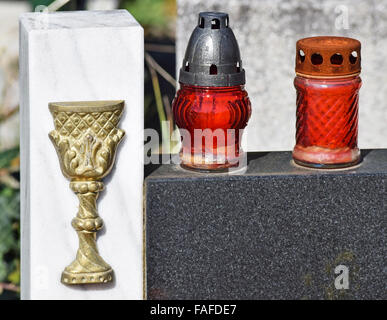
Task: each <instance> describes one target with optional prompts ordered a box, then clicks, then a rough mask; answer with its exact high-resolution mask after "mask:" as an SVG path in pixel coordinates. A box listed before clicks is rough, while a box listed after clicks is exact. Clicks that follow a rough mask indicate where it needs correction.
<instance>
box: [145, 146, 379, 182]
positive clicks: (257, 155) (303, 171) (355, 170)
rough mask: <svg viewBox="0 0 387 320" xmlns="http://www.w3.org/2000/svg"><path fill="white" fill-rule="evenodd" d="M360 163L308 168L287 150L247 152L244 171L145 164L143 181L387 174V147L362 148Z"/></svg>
mask: <svg viewBox="0 0 387 320" xmlns="http://www.w3.org/2000/svg"><path fill="white" fill-rule="evenodd" d="M362 158H363V160H362V162H361V163H360V164H359V165H357V166H355V167H352V168H346V169H328V170H323V169H310V168H303V167H301V166H299V165H296V164H294V162H293V160H292V154H291V152H290V151H279V152H250V153H248V166H247V170H246V171H245V172H243V173H239V174H237V173H235V174H225V173H200V172H194V171H191V170H185V169H182V168H181V167H180V166H179V165H176V164H165V165H148V166H146V167H145V176H146V177H147V178H146V180H154V179H159V178H161V179H168V178H171V179H178V178H184V179H198V178H199V179H224V178H227V179H231V180H233V179H239V178H241V177H248V176H262V177H264V176H274V175H281V176H325V175H334V176H348V175H356V174H386V173H387V149H375V150H362Z"/></svg>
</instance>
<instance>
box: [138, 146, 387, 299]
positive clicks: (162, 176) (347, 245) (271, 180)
mask: <svg viewBox="0 0 387 320" xmlns="http://www.w3.org/2000/svg"><path fill="white" fill-rule="evenodd" d="M363 156H364V161H363V163H362V165H360V166H359V167H357V168H354V169H351V170H341V171H316V170H308V169H303V168H300V167H296V166H294V165H292V163H291V153H290V152H273V153H254V154H250V155H249V159H250V161H249V164H248V170H247V171H246V173H244V174H242V175H239V176H228V175H203V174H197V173H192V172H188V171H184V170H182V169H180V168H178V167H176V166H173V165H162V166H160V167H158V168H156V169H155V168H154V167H153V168H151V169H150V168H148V170H149V171H152V170H154V171H153V172H152V173H151V174H150V175H149V176H148V177H147V179H146V182H145V194H146V228H147V229H146V237H147V243H146V250H147V252H146V256H147V297H148V299H341V298H344V299H385V297H386V295H385V288H384V283H385V281H386V274H385V271H384V270H385V264H384V248H385V247H386V237H385V229H384V227H383V224H384V222H383V221H385V214H386V208H387V206H386V203H387V192H386V190H387V188H386V187H387V150H365V151H363ZM340 264H342V265H345V266H347V267H348V269H349V289H348V290H337V289H336V288H335V284H334V282H335V277H337V275H335V273H334V270H335V267H337V266H338V265H340Z"/></svg>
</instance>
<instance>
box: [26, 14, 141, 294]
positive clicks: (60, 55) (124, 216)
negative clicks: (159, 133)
mask: <svg viewBox="0 0 387 320" xmlns="http://www.w3.org/2000/svg"><path fill="white" fill-rule="evenodd" d="M143 43H144V36H143V29H142V27H141V26H140V25H139V24H138V23H137V21H136V20H135V19H134V18H133V17H132V16H131V15H130V14H129V13H128V12H127V11H125V10H117V11H80V12H61V13H50V14H45V13H28V14H23V15H22V16H21V18H20V86H21V97H20V103H21V181H22V191H21V202H22V204H21V205H22V253H21V254H22V257H21V259H22V269H21V271H22V276H21V277H22V278H21V291H22V292H21V295H22V299H141V298H142V297H143V262H142V261H143V247H142V242H143V241H142V230H143V213H142V192H143V191H142V190H143V189H142V186H143V123H144V121H143V96H144V93H143V91H144V90H143V83H144V70H143V65H144V62H143V54H144V53H143V52H144V49H143ZM90 100H125V101H126V105H125V111H124V115H123V118H122V120H121V122H120V128H122V129H123V130H125V131H126V136H125V137H124V139H123V142H122V143H121V144H120V146H119V148H118V154H117V159H116V162H115V167H114V169H113V171H112V172H111V174H110V175H109V176H108V177H107V178H105V179H104V182H105V186H106V189H105V191H103V192H102V193H101V195H100V198H99V200H98V209H99V214H100V216H101V218H102V219H103V220H104V222H105V227H104V229H103V230H101V231H99V233H98V236H97V246H98V249H99V252H100V254H101V256H102V257H103V258H104V259H105V261H106V262H107V263H109V264H110V265H111V266H112V268H113V269H114V272H115V274H114V278H115V280H114V282H112V283H110V284H96V285H84V286H82V285H79V286H65V285H63V284H62V283H61V282H60V277H61V273H62V271H63V269H64V267H66V266H67V265H68V264H69V263H71V262H72V260H73V259H74V258H75V254H76V250H77V248H78V239H77V234H76V232H75V231H74V230H73V228H72V227H71V220H72V218H73V217H75V215H76V213H77V209H78V199H77V197H76V195H75V194H74V193H73V192H72V191H71V190H70V188H69V181H68V180H67V179H65V178H64V176H63V175H62V173H61V170H60V166H59V161H58V157H57V155H56V152H55V149H54V147H53V145H52V143H51V141H50V140H49V138H48V133H49V132H50V131H51V130H53V129H54V123H53V119H52V117H51V114H50V112H49V109H48V103H49V102H58V101H90Z"/></svg>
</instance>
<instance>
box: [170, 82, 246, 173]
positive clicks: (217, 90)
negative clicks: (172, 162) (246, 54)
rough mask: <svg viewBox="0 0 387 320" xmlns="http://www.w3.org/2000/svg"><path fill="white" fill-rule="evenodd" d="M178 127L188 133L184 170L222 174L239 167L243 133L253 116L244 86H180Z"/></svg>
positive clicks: (176, 103)
mask: <svg viewBox="0 0 387 320" xmlns="http://www.w3.org/2000/svg"><path fill="white" fill-rule="evenodd" d="M173 111H174V118H175V121H176V124H177V126H178V127H179V128H180V131H182V129H184V130H186V132H187V136H186V137H184V138H183V139H182V149H181V152H180V157H181V161H182V166H184V167H187V168H193V169H201V170H222V169H227V168H230V167H236V166H238V165H239V161H240V159H241V158H242V157H244V154H243V151H242V150H241V148H240V143H241V138H242V136H241V133H242V131H241V130H242V129H244V128H245V127H246V125H247V121H248V120H249V118H250V115H251V106H250V100H249V98H248V95H247V92H246V90H245V89H244V86H231V87H200V86H191V85H184V84H180V90H179V92H178V93H177V97H176V99H175V100H174V103H173Z"/></svg>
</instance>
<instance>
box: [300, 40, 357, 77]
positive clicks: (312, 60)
mask: <svg viewBox="0 0 387 320" xmlns="http://www.w3.org/2000/svg"><path fill="white" fill-rule="evenodd" d="M296 47H297V52H296V73H297V74H299V75H301V76H303V75H304V76H308V77H313V78H330V77H345V76H351V75H355V74H358V73H360V71H361V56H360V50H361V43H360V41H358V40H355V39H351V38H345V37H330V36H325V37H311V38H305V39H301V40H298V41H297V46H296Z"/></svg>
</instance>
